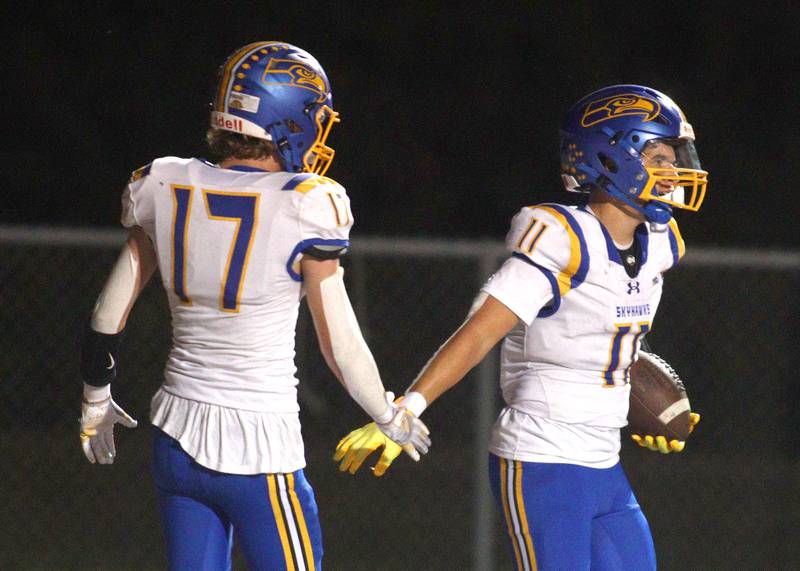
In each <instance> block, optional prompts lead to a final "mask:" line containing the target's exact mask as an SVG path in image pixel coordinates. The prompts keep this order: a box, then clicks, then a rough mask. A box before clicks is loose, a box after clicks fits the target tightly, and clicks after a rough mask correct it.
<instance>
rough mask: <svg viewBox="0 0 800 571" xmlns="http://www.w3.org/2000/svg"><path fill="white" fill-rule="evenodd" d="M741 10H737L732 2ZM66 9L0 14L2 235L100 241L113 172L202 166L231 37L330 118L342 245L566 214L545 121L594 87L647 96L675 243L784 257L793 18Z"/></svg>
mask: <svg viewBox="0 0 800 571" xmlns="http://www.w3.org/2000/svg"><path fill="white" fill-rule="evenodd" d="M736 4H739V3H736ZM188 6H193V4H188V3H187V4H186V5H183V4H181V3H175V2H164V3H156V4H149V5H148V4H141V5H138V6H137V5H134V4H130V3H126V5H125V7H119V8H113V7H109V6H108V5H105V7H98V5H88V4H86V5H83V4H80V3H63V4H60V5H48V4H47V3H45V4H44V5H39V7H38V8H37V11H36V13H35V15H34V14H22V13H20V12H17V13H12V14H10V15H8V17H6V18H5V19H4V23H3V38H4V41H5V50H4V51H5V57H4V60H5V63H4V67H5V68H6V72H5V74H4V76H5V77H4V82H3V83H4V92H5V96H6V100H7V104H6V107H5V113H4V116H5V118H6V121H4V123H5V130H6V134H5V136H4V137H3V139H4V141H5V145H4V146H5V157H4V161H3V170H2V172H3V178H4V198H5V199H4V200H3V206H2V209H0V223H34V224H47V225H58V226H115V225H117V220H118V216H119V195H120V191H121V189H122V187H123V185H124V183H125V182H126V180H127V177H128V175H129V173H130V171H131V170H133V169H135V168H137V167H138V166H141V165H142V164H145V163H147V162H149V161H151V160H152V159H154V158H156V157H159V156H164V155H177V156H203V155H204V149H203V133H204V131H205V128H206V125H207V120H208V102H209V101H210V98H211V92H212V87H213V84H214V80H215V76H216V70H217V67H218V66H219V65H220V64H221V63H222V62H223V61H224V59H225V57H226V56H227V55H228V54H229V53H230V52H232V51H233V50H234V49H236V48H237V47H239V46H240V45H243V44H245V43H248V42H251V41H256V40H264V39H276V40H278V39H279V40H284V41H288V42H290V43H294V44H296V45H298V46H300V47H302V48H304V49H306V50H308V51H309V52H311V53H312V54H314V55H315V56H316V57H317V58H318V59H319V60H320V62H321V63H322V65H323V67H324V68H325V69H326V71H327V73H328V76H329V78H330V80H331V83H332V85H333V93H334V103H335V107H336V109H337V110H338V111H339V112H340V113H341V117H342V123H340V124H339V125H337V126H336V127H335V128H334V131H333V134H332V136H331V138H330V139H329V142H330V143H331V144H332V146H334V148H335V149H336V151H337V156H336V160H335V161H334V164H333V167H332V168H331V170H330V171H329V173H328V174H329V176H332V177H333V178H335V179H337V180H338V181H339V182H341V183H342V184H343V185H345V186H346V187H347V188H348V192H349V194H350V195H351V198H352V199H353V208H354V211H355V215H356V228H355V231H354V235H355V236H357V235H358V234H362V233H363V234H378V235H414V236H436V237H461V238H473V237H491V238H498V239H499V238H501V237H502V236H503V235H504V234H505V231H506V229H507V225H508V222H509V219H510V217H511V216H512V215H513V214H514V213H515V212H516V210H517V209H518V208H519V207H521V206H523V205H527V204H532V203H536V202H541V201H552V200H560V201H570V200H572V195H568V194H566V193H564V192H563V191H561V190H560V183H559V180H558V126H559V121H560V118H561V116H562V115H563V114H564V112H565V111H566V110H567V108H568V107H569V106H570V105H571V104H572V103H573V102H574V101H575V100H577V99H578V98H580V97H581V96H583V95H584V94H586V93H587V92H590V91H592V90H594V89H597V88H599V87H602V86H604V85H607V84H613V83H641V84H645V85H648V86H651V87H655V88H657V89H659V90H661V91H664V92H666V93H667V94H668V95H670V96H671V97H672V98H673V99H675V100H676V101H677V102H678V104H679V105H681V106H682V107H683V109H684V111H685V112H686V114H687V116H688V119H689V121H690V122H691V123H692V124H693V126H694V128H695V132H696V133H697V136H698V141H697V146H698V149H699V152H700V157H701V161H702V162H703V166H704V168H706V169H707V170H709V172H710V181H711V183H710V187H709V195H708V196H707V199H706V203H705V204H704V206H703V208H702V210H701V212H700V213H698V214H691V213H682V214H679V218H680V221H681V223H682V228H683V233H684V237H685V238H686V239H687V241H688V242H689V243H690V245H691V244H703V245H720V246H726V245H735V246H767V247H773V248H774V247H783V246H790V247H795V248H796V247H797V246H798V245H799V244H800V240H798V232H797V229H796V224H795V218H796V214H797V213H798V210H800V208H799V207H798V198H797V196H796V193H795V190H794V188H793V187H794V185H795V184H796V178H797V174H798V171H800V168H798V166H799V164H800V161H799V160H798V158H797V149H798V143H799V142H798V140H797V119H798V112H797V94H798V64H797V59H798V53H800V40H799V39H798V38H799V36H800V34H799V33H798V22H800V8H798V6H799V5H798V4H796V3H790V2H785V3H782V2H767V3H759V4H758V6H757V7H756V6H755V5H753V4H745V5H743V6H736V7H735V4H734V3H732V2H731V3H725V2H717V3H709V2H671V3H659V4H656V3H635V4H622V3H605V4H601V3H594V2H588V1H580V2H517V3H511V2H509V3H475V4H470V3H443V4H441V5H434V4H433V3H410V4H405V3H403V4H395V3H392V4H391V5H389V4H388V3H386V4H384V3H348V4H344V3H342V4H339V3H315V2H302V3H293V4H287V3H280V4H278V3H272V2H263V3H258V4H235V3H225V4H224V5H223V4H220V5H218V6H217V7H216V8H204V9H201V8H199V7H197V6H194V7H191V8H189V7H188Z"/></svg>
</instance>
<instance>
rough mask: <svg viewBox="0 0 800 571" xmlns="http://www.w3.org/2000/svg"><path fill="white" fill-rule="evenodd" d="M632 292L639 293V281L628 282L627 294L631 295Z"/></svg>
mask: <svg viewBox="0 0 800 571" xmlns="http://www.w3.org/2000/svg"><path fill="white" fill-rule="evenodd" d="M633 292H636V293H641V292H640V291H639V282H628V295H631V294H632V293H633Z"/></svg>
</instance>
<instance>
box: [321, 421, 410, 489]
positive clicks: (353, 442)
mask: <svg viewBox="0 0 800 571" xmlns="http://www.w3.org/2000/svg"><path fill="white" fill-rule="evenodd" d="M380 447H383V453H382V454H381V457H380V458H379V459H378V463H377V464H375V466H374V467H373V472H372V473H373V474H374V475H375V476H378V477H380V476H383V474H384V473H386V470H388V469H389V466H391V465H392V462H394V460H395V458H397V457H398V456H399V455H400V453H401V452H402V451H403V449H402V448H401V447H400V446H399V445H398V444H395V443H394V442H392V441H391V440H390V439H389V438H388V437H387V436H386V435H385V434H384V433H383V432H381V430H380V428H378V425H377V424H375V423H374V422H370V423H369V424H366V425H364V426H362V427H361V428H358V429H356V430H354V431H353V432H351V433H350V434H348V435H347V436H345V437H344V438H342V439H341V440H340V441H339V444H337V445H336V452H335V454H334V455H333V459H334V460H335V461H337V462H338V461H339V460H341V461H342V462H341V464H339V470H340V471H342V472H345V471H347V472H350V473H351V474H355V473H356V472H357V471H358V469H359V468H361V465H362V464H363V463H364V460H366V459H367V458H368V457H369V455H370V454H372V453H373V452H375V451H376V450H378V449H379V448H380Z"/></svg>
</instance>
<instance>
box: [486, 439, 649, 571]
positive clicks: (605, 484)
mask: <svg viewBox="0 0 800 571" xmlns="http://www.w3.org/2000/svg"><path fill="white" fill-rule="evenodd" d="M489 478H490V481H491V484H492V491H493V492H494V497H495V500H496V501H497V504H498V507H499V508H500V511H501V513H502V515H503V518H504V520H505V523H506V527H507V529H508V535H509V538H510V539H511V550H512V552H513V557H514V560H515V561H516V568H517V569H518V570H520V571H527V570H529V569H531V570H532V569H538V570H540V571H549V570H556V569H558V570H569V571H578V570H586V571H588V570H589V569H591V571H649V570H654V569H655V568H656V554H655V547H654V546H653V538H652V535H651V534H650V527H649V526H648V525H647V520H646V519H645V517H644V514H643V513H642V510H641V508H640V507H639V503H638V502H637V501H636V497H635V496H634V494H633V490H632V489H631V486H630V483H629V482H628V478H627V477H626V476H625V473H624V471H623V470H622V466H620V464H619V463H617V465H615V466H613V467H611V468H605V469H597V468H586V467H583V466H577V465H574V464H545V463H535V462H521V461H516V460H507V459H505V458H499V457H497V456H495V455H494V454H489Z"/></svg>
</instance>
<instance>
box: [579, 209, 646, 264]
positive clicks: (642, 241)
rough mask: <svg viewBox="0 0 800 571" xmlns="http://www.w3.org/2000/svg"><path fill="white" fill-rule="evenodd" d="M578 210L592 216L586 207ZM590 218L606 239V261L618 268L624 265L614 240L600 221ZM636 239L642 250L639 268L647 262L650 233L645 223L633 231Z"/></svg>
mask: <svg viewBox="0 0 800 571" xmlns="http://www.w3.org/2000/svg"><path fill="white" fill-rule="evenodd" d="M578 208H579V210H583V211H584V212H588V213H589V214H592V211H591V210H590V209H589V208H588V205H584V206H580V207H578ZM592 217H593V218H594V219H595V220H597V223H598V224H599V225H600V230H602V231H603V237H604V238H605V239H606V250H607V251H608V259H609V260H611V261H612V262H615V263H617V264H619V265H620V266H622V265H624V264H623V263H622V259H621V258H620V257H619V250H617V246H616V244H614V240H612V239H611V234H609V233H608V230H606V227H605V226H604V225H603V223H602V222H600V219H599V218H597V217H596V216H594V214H592ZM635 233H636V239H637V240H639V245H640V246H641V250H642V262H641V265H640V267H641V266H643V265H644V264H645V262H647V246H648V243H649V241H650V232H649V231H648V230H647V223H646V222H642V223H641V224H639V225H638V226H637V227H636V230H635Z"/></svg>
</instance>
